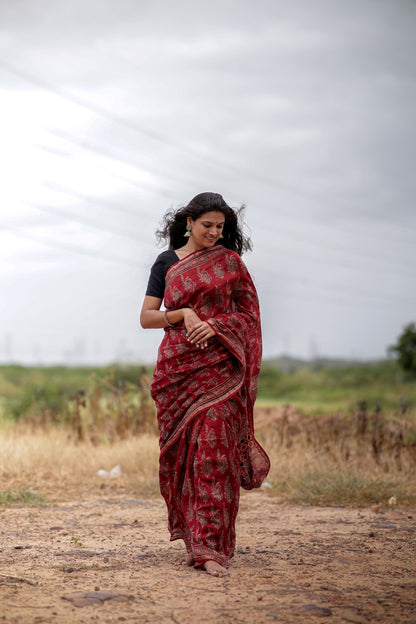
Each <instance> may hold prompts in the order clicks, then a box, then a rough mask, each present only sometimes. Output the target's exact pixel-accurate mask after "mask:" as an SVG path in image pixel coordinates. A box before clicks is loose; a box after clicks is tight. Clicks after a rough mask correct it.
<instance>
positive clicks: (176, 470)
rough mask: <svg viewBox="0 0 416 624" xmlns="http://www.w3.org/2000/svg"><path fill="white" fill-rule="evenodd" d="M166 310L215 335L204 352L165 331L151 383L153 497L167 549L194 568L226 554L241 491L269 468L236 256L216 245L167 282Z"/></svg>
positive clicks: (250, 307) (251, 309) (180, 331)
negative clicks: (161, 512) (160, 509)
mask: <svg viewBox="0 0 416 624" xmlns="http://www.w3.org/2000/svg"><path fill="white" fill-rule="evenodd" d="M165 305H166V308H167V309H171V310H173V309H178V308H184V307H189V308H193V309H194V310H195V312H196V313H197V314H198V316H199V317H200V318H201V320H205V321H208V322H209V323H210V325H211V326H212V328H213V329H214V331H215V333H216V336H215V337H213V338H210V339H209V341H208V347H207V348H206V349H202V350H201V349H198V348H197V347H196V346H195V345H192V344H190V343H189V342H188V341H187V340H186V329H185V326H184V324H183V323H181V324H178V325H177V326H175V327H168V328H166V330H165V335H164V338H163V340H162V343H161V345H160V347H159V352H158V360H157V365H156V369H155V373H154V378H153V382H152V387H151V391H152V397H153V399H154V400H155V403H156V407H157V414H158V424H159V429H160V471H159V477H160V490H161V493H162V495H163V497H164V499H165V501H166V504H167V507H168V524H169V531H170V534H171V540H175V539H183V540H184V542H185V544H186V547H187V550H188V553H192V555H193V558H194V561H195V566H196V567H200V566H202V565H203V564H204V563H205V562H206V561H208V560H213V561H217V562H218V563H219V564H220V565H223V566H224V567H228V563H229V559H230V558H231V557H232V556H233V554H234V546H235V520H236V516H237V511H238V503H239V491H240V485H241V486H242V487H243V488H245V489H252V488H254V487H259V486H260V485H261V483H262V481H263V479H264V478H265V477H266V475H267V473H268V471H269V468H270V462H269V459H268V457H267V455H266V453H265V451H264V450H263V449H262V448H261V446H260V445H259V444H258V442H257V441H256V440H255V438H254V432H253V404H254V400H255V398H256V393H257V377H258V374H259V370H260V362H261V329H260V314H259V305H258V299H257V294H256V290H255V287H254V285H253V282H252V280H251V278H250V275H249V273H248V271H247V269H246V267H245V265H244V264H243V262H242V261H241V259H240V257H239V256H238V254H237V253H235V252H233V251H230V250H228V249H225V248H224V247H222V246H221V245H216V246H215V247H213V248H210V249H204V250H201V251H197V252H194V253H192V254H190V255H189V256H187V257H186V258H184V259H183V260H180V261H178V262H177V263H176V264H174V265H173V266H171V267H170V269H169V270H168V272H167V275H166V290H165Z"/></svg>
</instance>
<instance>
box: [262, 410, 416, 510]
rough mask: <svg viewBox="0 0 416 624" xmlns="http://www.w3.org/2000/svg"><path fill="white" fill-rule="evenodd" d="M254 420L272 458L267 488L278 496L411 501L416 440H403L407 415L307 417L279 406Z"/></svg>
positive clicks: (313, 500)
mask: <svg viewBox="0 0 416 624" xmlns="http://www.w3.org/2000/svg"><path fill="white" fill-rule="evenodd" d="M412 422H413V416H412V418H410V423H412ZM258 425H259V426H258V431H259V434H258V438H259V440H260V441H261V442H262V443H263V444H264V446H265V448H266V449H267V451H268V453H269V456H270V459H271V463H272V468H271V471H270V475H269V477H268V484H269V486H271V487H270V492H271V493H272V494H277V495H278V497H279V498H280V499H281V500H282V501H286V500H288V501H291V502H296V503H305V504H326V505H327V504H333V505H368V504H381V505H388V504H389V503H390V504H396V503H404V504H415V503H416V445H415V443H414V442H413V441H412V439H410V440H409V441H406V440H408V439H409V438H408V432H409V431H412V425H411V424H410V425H409V420H408V421H402V422H400V421H398V420H384V419H382V418H381V416H380V414H366V413H363V412H357V413H356V414H351V415H349V416H343V417H339V416H321V417H307V416H303V415H301V414H300V413H299V412H297V411H296V410H295V409H294V408H291V407H290V406H280V407H278V408H274V409H272V410H270V409H264V410H259V411H258Z"/></svg>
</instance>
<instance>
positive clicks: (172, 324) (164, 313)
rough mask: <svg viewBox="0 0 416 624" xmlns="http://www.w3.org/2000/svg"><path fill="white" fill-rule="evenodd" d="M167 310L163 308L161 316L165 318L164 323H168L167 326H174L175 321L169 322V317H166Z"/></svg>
mask: <svg viewBox="0 0 416 624" xmlns="http://www.w3.org/2000/svg"><path fill="white" fill-rule="evenodd" d="M168 312H169V310H164V312H163V318H164V319H165V321H166V323H167V324H168V325H169V327H175V323H170V322H169V319H168Z"/></svg>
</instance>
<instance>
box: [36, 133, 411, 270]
mask: <svg viewBox="0 0 416 624" xmlns="http://www.w3.org/2000/svg"><path fill="white" fill-rule="evenodd" d="M65 140H66V141H70V142H72V143H74V144H78V145H79V146H81V147H82V149H87V150H89V151H92V152H93V153H96V154H98V155H101V153H100V152H99V151H97V149H96V148H93V147H92V146H91V145H89V144H84V143H83V142H82V141H77V140H75V139H70V138H68V135H65ZM107 155H108V151H107ZM110 157H111V158H112V159H113V160H116V161H119V162H123V163H124V164H128V165H129V166H131V167H134V166H135V165H131V163H129V162H128V161H126V160H125V159H123V160H120V159H119V158H118V157H114V156H112V155H110ZM95 166H98V165H95ZM112 175H114V176H115V177H117V178H119V179H122V180H123V181H124V182H127V183H129V184H132V185H133V186H135V187H138V188H140V189H142V187H143V186H144V184H143V183H141V182H140V183H136V182H134V181H131V180H130V179H126V178H124V177H122V176H119V175H117V174H114V173H113V172H112ZM47 186H50V187H51V188H53V187H54V186H55V187H56V188H58V185H53V184H47ZM59 188H60V189H62V191H63V187H62V186H60V187H59ZM148 190H150V191H151V192H154V193H156V194H161V195H166V196H168V197H170V198H171V197H172V193H170V192H169V191H167V190H160V191H158V190H156V189H154V188H149V189H148ZM65 192H66V193H68V194H72V195H73V196H78V197H81V195H80V194H79V193H76V192H74V191H72V190H70V189H67V188H66V189H65ZM82 198H83V199H84V200H85V201H93V200H92V199H89V198H87V197H86V196H83V197H82ZM95 203H98V202H97V201H96V202H95ZM103 203H104V202H103ZM105 205H107V207H109V208H112V206H111V204H110V203H109V202H106V204H105ZM113 209H115V207H114V206H113ZM117 209H120V210H123V208H118V207H117ZM129 212H131V213H133V211H129ZM259 227H260V228H261V229H263V230H264V231H267V232H268V233H270V231H273V232H276V233H277V234H280V235H281V234H282V233H284V234H286V235H289V236H291V237H292V238H294V239H295V240H298V241H301V242H302V241H304V242H306V243H308V244H309V245H314V246H317V247H319V248H322V247H324V248H326V249H329V250H333V251H343V252H345V253H347V254H349V255H351V254H354V258H360V257H362V258H364V259H370V260H375V261H376V262H382V263H384V264H386V263H388V262H393V263H395V264H397V265H399V266H400V267H406V268H408V263H406V262H403V261H401V260H399V259H397V258H393V257H391V256H390V257H387V258H386V257H385V254H383V256H380V255H377V254H372V253H368V252H367V253H366V252H365V251H364V253H363V251H362V250H361V249H360V250H359V251H358V250H357V249H356V248H349V247H348V246H346V245H342V244H338V243H337V244H333V245H331V244H328V242H327V241H325V242H322V241H321V240H318V241H316V240H313V239H311V238H310V237H308V236H305V235H302V234H300V233H299V232H298V231H293V230H291V229H290V228H287V227H279V228H278V229H277V228H276V227H274V226H273V225H270V224H269V226H268V227H267V228H265V227H263V226H262V225H260V226H259ZM290 251H291V250H290ZM296 253H298V252H296ZM310 257H311V256H310V255H308V259H310ZM314 259H315V261H316V262H319V263H321V264H326V265H328V266H333V265H337V266H341V267H343V268H349V269H353V270H360V271H362V269H363V267H362V266H360V267H354V266H351V265H349V266H347V265H345V264H343V263H341V262H339V261H337V262H328V261H325V260H322V259H317V258H316V256H315V257H314ZM366 269H367V270H372V271H374V272H382V271H385V269H382V268H375V267H368V266H367V267H366Z"/></svg>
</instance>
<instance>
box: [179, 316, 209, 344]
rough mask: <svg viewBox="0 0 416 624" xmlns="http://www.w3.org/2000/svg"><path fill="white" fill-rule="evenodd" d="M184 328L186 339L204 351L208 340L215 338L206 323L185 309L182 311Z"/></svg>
mask: <svg viewBox="0 0 416 624" xmlns="http://www.w3.org/2000/svg"><path fill="white" fill-rule="evenodd" d="M183 321H184V323H185V327H186V329H187V334H186V338H187V340H189V342H190V343H192V344H194V345H195V346H196V347H198V348H200V349H205V347H207V346H208V338H212V336H215V331H214V330H213V329H212V327H211V326H210V325H209V323H207V322H206V321H201V319H200V318H199V316H198V315H197V314H196V312H194V311H193V310H191V309H190V308H186V309H185V310H184V318H183Z"/></svg>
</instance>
